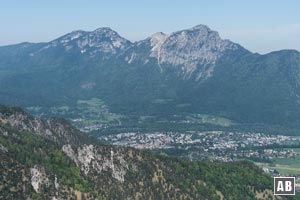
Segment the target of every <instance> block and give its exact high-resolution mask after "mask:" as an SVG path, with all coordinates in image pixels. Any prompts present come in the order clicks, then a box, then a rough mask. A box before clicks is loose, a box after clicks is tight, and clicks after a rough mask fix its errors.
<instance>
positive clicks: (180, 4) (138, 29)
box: [0, 0, 300, 53]
mask: <svg viewBox="0 0 300 200" xmlns="http://www.w3.org/2000/svg"><path fill="white" fill-rule="evenodd" d="M245 2H246V1H242V0H169V1H167V0H151V1H150V0H127V1H126V0H107V1H104V0H103V1H102V0H85V1H84V0H49V1H43V0H24V1H20V0H1V1H0V19H1V20H0V29H1V31H0V45H7V44H13V43H19V42H24V41H29V42H45V41H50V40H52V39H55V38H56V37H59V36H61V35H63V34H65V33H68V32H71V31H73V30H78V29H81V30H89V31H90V30H94V29H96V28H99V27H104V26H105V27H111V28H112V29H114V30H115V31H117V32H118V33H119V34H120V35H121V36H123V37H126V38H127V39H130V40H131V41H136V40H140V39H144V38H146V37H147V36H149V35H151V34H152V33H154V32H158V31H162V32H165V33H170V32H172V31H176V30H180V29H186V28H190V27H193V26H195V25H198V24H206V25H208V26H209V27H210V28H211V29H214V30H217V31H218V32H219V33H220V35H221V36H222V37H223V38H226V39H230V40H232V41H234V42H237V43H240V44H241V45H243V46H244V47H245V48H247V49H249V50H251V51H253V52H259V53H267V52H270V51H274V50H279V49H297V50H300V1H299V0H284V1H283V0H278V1H277V0H249V1H247V2H246V3H245Z"/></svg>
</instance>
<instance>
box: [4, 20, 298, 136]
mask: <svg viewBox="0 0 300 200" xmlns="http://www.w3.org/2000/svg"><path fill="white" fill-rule="evenodd" d="M91 99H98V100H99V101H101V102H102V103H103V105H102V107H101V108H103V106H104V107H105V108H106V109H105V110H106V111H107V110H108V111H107V112H109V113H113V114H115V115H114V116H122V117H121V118H120V119H118V121H120V122H121V123H122V124H123V125H124V124H126V123H127V124H128V123H129V124H130V123H137V122H138V121H139V120H140V119H141V118H147V117H148V118H151V119H153V118H154V119H155V120H154V121H155V122H157V123H158V122H162V121H169V122H170V121H172V120H173V119H174V117H176V116H182V117H181V121H183V119H184V120H186V116H187V115H189V114H205V115H210V116H214V117H216V118H217V117H220V118H224V119H228V120H230V121H231V122H232V124H235V125H238V126H241V127H243V126H247V127H252V128H253V127H255V128H257V127H267V128H266V130H269V131H271V132H272V130H277V131H278V130H280V131H281V130H283V131H285V130H287V132H290V131H291V132H293V134H298V130H299V128H300V106H299V103H300V53H299V52H298V51H296V50H281V51H276V52H271V53H268V54H264V55H261V54H258V53H252V52H250V51H249V50H247V49H245V48H244V47H242V46H241V45H239V44H237V43H234V42H231V41H230V40H224V39H222V38H221V37H220V36H219V34H218V33H217V32H216V31H213V30H211V29H210V28H209V27H207V26H205V25H198V26H195V27H193V28H190V29H185V30H180V31H176V32H173V33H170V34H165V33H161V32H158V33H155V34H153V35H151V36H150V37H148V38H146V39H144V40H141V41H137V42H131V41H129V40H127V39H125V38H123V37H122V36H120V35H119V34H118V33H117V32H115V31H113V30H111V29H110V28H99V29H97V30H95V31H91V32H88V31H73V32H71V33H68V34H66V35H64V36H62V37H60V38H57V39H55V40H53V41H51V42H46V43H21V44H16V45H10V46H3V47H0V102H1V103H2V104H10V105H18V106H22V107H24V108H28V110H29V111H31V112H32V113H34V114H38V115H41V116H44V115H45V116H52V115H59V116H63V117H67V118H72V117H73V118H78V116H77V113H76V109H77V108H78V102H80V101H82V100H91ZM62 108H67V109H62ZM53 110H56V111H57V110H58V111H57V112H52V111H53ZM62 110H63V111H62ZM94 110H95V109H94ZM98 110H99V109H98ZM100 110H101V109H100ZM98 115H100V114H99V113H98V114H97V116H98ZM95 118H97V117H94V118H93V120H95ZM177 122H179V121H176V123H177ZM171 126H172V125H171ZM278 127H280V128H278ZM275 132H276V131H275Z"/></svg>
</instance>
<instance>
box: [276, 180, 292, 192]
mask: <svg viewBox="0 0 300 200" xmlns="http://www.w3.org/2000/svg"><path fill="white" fill-rule="evenodd" d="M274 195H295V177H274Z"/></svg>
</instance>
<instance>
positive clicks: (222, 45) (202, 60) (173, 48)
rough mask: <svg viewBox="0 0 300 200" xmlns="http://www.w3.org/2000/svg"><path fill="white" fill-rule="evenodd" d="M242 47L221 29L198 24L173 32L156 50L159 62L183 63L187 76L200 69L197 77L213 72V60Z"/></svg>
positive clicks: (179, 65)
mask: <svg viewBox="0 0 300 200" xmlns="http://www.w3.org/2000/svg"><path fill="white" fill-rule="evenodd" d="M239 48H242V47H240V46H239V45H237V44H235V43H233V42H231V41H229V40H223V39H222V38H221V37H220V36H219V34H218V32H216V31H213V30H211V29H209V28H208V27H207V26H205V25H198V26H195V27H193V28H191V29H185V30H181V31H177V32H174V33H171V34H170V35H169V36H168V37H167V38H166V39H165V40H164V41H163V43H162V44H161V45H160V47H159V49H158V50H157V52H159V53H158V54H157V59H158V62H159V64H160V65H164V64H167V65H172V66H173V67H175V68H176V67H180V69H181V70H182V72H183V74H184V75H185V76H186V77H190V75H191V74H192V73H193V72H194V71H199V74H198V75H197V77H198V78H197V79H200V78H207V77H209V76H211V75H212V73H213V69H214V64H215V63H216V61H217V60H218V59H219V58H220V57H222V56H223V55H224V54H225V52H227V51H235V50H238V49H239ZM153 55H154V54H153Z"/></svg>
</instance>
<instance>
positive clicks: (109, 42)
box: [32, 27, 131, 57]
mask: <svg viewBox="0 0 300 200" xmlns="http://www.w3.org/2000/svg"><path fill="white" fill-rule="evenodd" d="M130 45H131V42H130V41H129V40H126V39H125V38H123V37H121V36H120V35H119V34H118V33H117V32H115V31H113V30H112V29H110V28H107V27H104V28H99V29H96V30H94V31H91V32H88V31H73V32H71V33H69V34H67V35H64V36H62V37H60V38H58V39H56V40H53V41H52V42H50V43H49V44H48V45H46V46H44V47H43V48H41V49H40V50H39V51H38V52H36V53H39V52H42V51H45V50H48V49H51V48H56V47H59V48H63V49H64V50H65V51H67V52H68V51H72V50H73V51H76V52H80V53H81V54H87V55H89V56H96V55H98V54H107V55H108V56H107V57H109V56H111V55H115V54H117V53H119V52H120V51H122V50H125V49H127V48H128V47H130ZM34 55H35V53H33V54H32V56H34Z"/></svg>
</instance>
